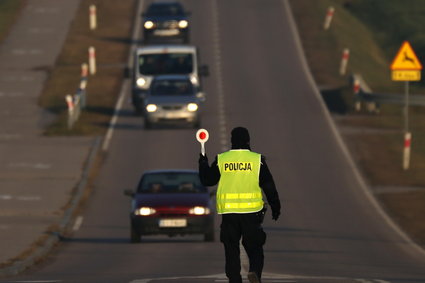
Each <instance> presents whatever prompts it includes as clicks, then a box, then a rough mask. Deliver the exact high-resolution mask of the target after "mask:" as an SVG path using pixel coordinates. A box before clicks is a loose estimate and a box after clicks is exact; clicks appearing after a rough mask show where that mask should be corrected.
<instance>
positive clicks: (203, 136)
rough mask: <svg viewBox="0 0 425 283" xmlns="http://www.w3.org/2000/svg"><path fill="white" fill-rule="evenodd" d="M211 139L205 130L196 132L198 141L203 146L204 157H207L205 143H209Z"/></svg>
mask: <svg viewBox="0 0 425 283" xmlns="http://www.w3.org/2000/svg"><path fill="white" fill-rule="evenodd" d="M209 137H210V135H209V133H208V131H207V130H205V129H199V130H198V131H197V132H196V139H197V140H198V142H199V143H200V144H201V153H202V155H203V156H205V143H206V142H207V141H208V139H209Z"/></svg>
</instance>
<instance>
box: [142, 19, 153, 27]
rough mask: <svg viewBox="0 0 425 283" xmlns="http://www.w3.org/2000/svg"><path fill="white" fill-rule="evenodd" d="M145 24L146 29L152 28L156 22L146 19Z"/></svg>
mask: <svg viewBox="0 0 425 283" xmlns="http://www.w3.org/2000/svg"><path fill="white" fill-rule="evenodd" d="M143 26H144V27H145V29H151V28H153V26H154V23H153V22H152V21H146V22H145V24H144V25H143Z"/></svg>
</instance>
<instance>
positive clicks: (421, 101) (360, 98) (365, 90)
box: [352, 74, 425, 113]
mask: <svg viewBox="0 0 425 283" xmlns="http://www.w3.org/2000/svg"><path fill="white" fill-rule="evenodd" d="M352 86H353V91H354V94H355V95H356V97H355V109H356V111H360V110H361V103H362V102H363V103H366V108H367V110H368V111H369V112H375V113H379V105H380V104H384V103H386V104H405V103H406V101H405V97H404V94H398V93H374V92H372V90H371V89H370V87H369V86H368V85H367V83H366V82H365V80H364V79H363V77H362V76H361V75H360V74H353V75H352ZM409 105H413V106H425V95H420V94H410V95H409Z"/></svg>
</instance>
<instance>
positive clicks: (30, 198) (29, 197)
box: [0, 195, 42, 201]
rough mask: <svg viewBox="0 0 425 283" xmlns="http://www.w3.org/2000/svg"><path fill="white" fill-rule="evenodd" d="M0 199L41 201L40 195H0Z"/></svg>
mask: <svg viewBox="0 0 425 283" xmlns="http://www.w3.org/2000/svg"><path fill="white" fill-rule="evenodd" d="M0 200H7V201H9V200H18V201H41V200H42V197H41V196H12V195H0Z"/></svg>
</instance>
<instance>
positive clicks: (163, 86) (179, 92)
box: [143, 75, 205, 129]
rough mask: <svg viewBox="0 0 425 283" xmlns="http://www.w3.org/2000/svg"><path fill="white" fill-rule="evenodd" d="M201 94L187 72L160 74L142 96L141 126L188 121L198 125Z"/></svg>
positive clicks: (202, 95)
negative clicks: (182, 73) (142, 115)
mask: <svg viewBox="0 0 425 283" xmlns="http://www.w3.org/2000/svg"><path fill="white" fill-rule="evenodd" d="M204 100H205V94H204V93H203V92H201V91H199V89H198V87H196V86H195V85H193V83H192V82H191V80H190V77H189V76H187V75H163V76H157V77H155V78H154V79H153V81H152V83H151V85H150V88H149V91H148V93H147V95H146V97H145V99H144V103H143V104H144V118H145V128H146V129H149V128H151V127H152V126H153V125H154V124H173V125H177V124H182V123H184V124H189V125H191V126H193V127H194V128H198V127H200V123H201V117H200V107H201V104H202V102H203V101H204Z"/></svg>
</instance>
